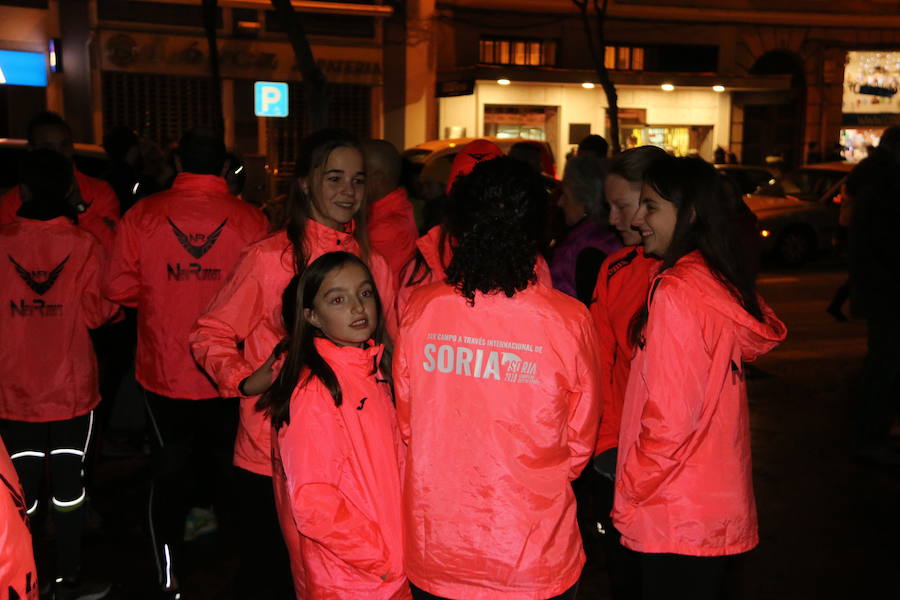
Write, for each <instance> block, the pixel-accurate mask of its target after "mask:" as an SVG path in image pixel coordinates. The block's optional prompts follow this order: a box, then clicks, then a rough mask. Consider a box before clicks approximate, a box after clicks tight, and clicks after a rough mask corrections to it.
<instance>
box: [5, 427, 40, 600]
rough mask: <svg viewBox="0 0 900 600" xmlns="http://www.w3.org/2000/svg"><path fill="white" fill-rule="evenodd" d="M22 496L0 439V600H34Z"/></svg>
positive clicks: (35, 591)
mask: <svg viewBox="0 0 900 600" xmlns="http://www.w3.org/2000/svg"><path fill="white" fill-rule="evenodd" d="M27 508H28V507H27V506H26V504H25V494H24V493H22V486H21V485H19V476H18V474H17V473H16V469H15V467H13V464H12V461H11V460H10V459H9V454H8V453H7V451H6V446H4V445H3V440H2V439H0V592H2V595H0V598H9V599H10V600H12V598H20V599H21V600H38V589H39V586H38V580H37V569H35V566H34V552H33V550H32V546H31V530H30V529H29V525H28V514H27V512H26V510H27Z"/></svg>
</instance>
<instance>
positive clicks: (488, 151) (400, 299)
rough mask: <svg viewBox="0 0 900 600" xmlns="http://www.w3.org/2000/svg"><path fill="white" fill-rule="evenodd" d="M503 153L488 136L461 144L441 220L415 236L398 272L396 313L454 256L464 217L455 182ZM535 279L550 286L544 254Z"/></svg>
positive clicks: (439, 274) (437, 277)
mask: <svg viewBox="0 0 900 600" xmlns="http://www.w3.org/2000/svg"><path fill="white" fill-rule="evenodd" d="M498 156H503V151H502V150H501V149H500V147H499V146H497V144H495V143H493V142H490V141H488V140H474V141H472V142H469V143H468V144H466V145H465V146H463V148H462V150H460V151H459V153H458V154H457V155H456V157H455V158H454V159H453V164H452V165H451V167H450V177H449V179H448V180H447V202H446V205H445V206H444V210H443V213H444V214H443V223H442V224H441V225H435V226H434V227H432V228H431V229H429V230H428V231H427V232H426V233H425V235H423V236H421V237H420V238H419V239H418V240H416V254H415V256H414V257H413V259H412V260H410V261H409V262H408V263H407V264H406V266H405V267H403V269H402V270H401V272H400V287H399V288H398V289H397V314H398V316H399V314H400V313H401V312H402V311H403V309H404V308H405V307H406V304H407V303H408V302H409V297H410V296H411V295H412V293H413V292H414V291H415V290H416V289H417V288H420V287H422V286H423V285H427V284H429V283H431V282H433V281H442V280H443V279H444V277H445V275H446V273H445V271H446V269H447V266H448V265H449V264H450V259H451V258H452V257H453V248H454V246H455V245H456V238H457V237H458V235H459V231H458V230H459V223H460V221H461V219H464V218H465V215H464V214H460V211H461V208H460V204H459V203H458V202H456V200H455V198H454V195H453V186H454V184H455V183H456V182H457V181H459V180H461V179H464V178H465V176H466V175H468V174H469V173H471V172H472V169H473V168H475V165H477V164H479V163H481V162H484V161H487V160H491V159H493V158H497V157H498ZM536 271H537V276H538V281H539V282H540V283H541V284H542V285H546V286H552V285H553V280H552V279H551V276H550V267H549V265H548V264H547V261H546V260H544V257H543V256H540V255H538V257H537V266H536Z"/></svg>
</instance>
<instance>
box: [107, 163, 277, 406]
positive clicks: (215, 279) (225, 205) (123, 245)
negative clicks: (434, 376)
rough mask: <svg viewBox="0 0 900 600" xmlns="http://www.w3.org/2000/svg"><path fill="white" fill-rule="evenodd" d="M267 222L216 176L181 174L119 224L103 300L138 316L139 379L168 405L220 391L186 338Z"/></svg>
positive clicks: (263, 231)
mask: <svg viewBox="0 0 900 600" xmlns="http://www.w3.org/2000/svg"><path fill="white" fill-rule="evenodd" d="M267 228H268V223H267V221H266V218H265V216H263V214H262V213H261V212H260V211H259V210H257V209H256V208H254V207H253V206H251V205H250V204H247V203H246V202H244V201H243V200H240V199H238V198H235V197H234V196H232V195H231V194H229V193H228V186H227V184H226V183H225V180H224V179H222V178H221V177H217V176H215V175H198V174H195V173H181V174H179V175H178V177H176V178H175V183H174V184H173V185H172V187H171V188H170V189H168V190H166V191H164V192H160V193H158V194H154V195H152V196H148V197H147V198H144V199H143V200H141V201H140V202H138V203H137V204H136V205H135V206H134V208H132V209H131V210H130V211H128V213H127V214H126V215H125V217H124V218H123V219H122V222H121V223H119V228H118V232H117V234H116V241H115V245H114V247H113V252H112V256H111V257H110V260H109V263H108V266H107V268H106V272H105V274H104V278H103V293H104V294H105V295H106V296H107V297H108V298H110V299H111V300H113V301H115V302H118V303H119V304H124V305H125V306H132V307H135V308H137V309H138V343H137V357H136V359H135V376H136V378H137V380H138V382H139V383H140V384H141V385H142V386H143V387H144V388H146V389H148V390H150V391H151V392H154V393H156V394H160V395H162V396H166V397H169V398H179V399H187V400H202V399H205V398H215V397H217V396H218V395H219V394H218V391H217V390H216V387H215V385H213V384H212V382H210V380H209V378H208V377H207V376H206V374H205V373H204V372H203V370H202V369H201V368H200V367H199V366H197V363H196V362H194V357H193V356H191V350H190V348H189V346H188V335H189V334H190V332H191V327H193V325H194V321H196V320H197V317H198V316H200V314H201V313H202V312H203V310H204V309H205V308H206V305H207V304H209V301H210V299H211V298H212V297H213V295H214V294H215V293H216V292H217V291H218V290H219V288H220V287H222V284H223V283H224V282H225V278H226V277H228V275H229V273H231V270H232V269H233V268H234V265H235V263H236V262H237V259H238V258H239V257H240V253H241V250H243V248H244V246H246V245H247V244H250V243H252V242H255V241H257V240H259V239H260V238H262V237H263V236H265V235H266V230H267Z"/></svg>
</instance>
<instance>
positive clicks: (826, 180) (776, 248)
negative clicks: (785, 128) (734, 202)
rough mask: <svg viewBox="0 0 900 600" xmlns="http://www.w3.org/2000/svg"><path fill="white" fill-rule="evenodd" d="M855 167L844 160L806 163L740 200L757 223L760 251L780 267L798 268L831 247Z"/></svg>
mask: <svg viewBox="0 0 900 600" xmlns="http://www.w3.org/2000/svg"><path fill="white" fill-rule="evenodd" d="M853 166H854V165H853V164H852V163H846V162H830V163H821V164H815V165H806V166H804V167H800V168H799V169H796V170H794V171H791V172H789V173H787V174H785V175H784V176H782V177H778V178H776V179H775V181H773V182H771V183H769V184H767V185H764V186H762V187H761V188H760V189H759V190H758V191H757V192H756V193H753V194H747V195H746V196H744V201H745V202H746V203H747V206H749V207H750V210H752V211H753V212H754V213H755V214H756V218H757V219H758V220H759V233H760V236H762V240H761V241H762V251H763V253H764V254H768V255H770V256H773V257H774V258H776V259H778V260H779V262H781V263H782V264H784V265H787V266H799V265H802V264H803V263H805V262H806V261H808V260H809V259H810V258H812V257H813V256H815V255H816V254H817V253H818V252H820V251H824V250H827V249H829V248H831V246H832V244H833V240H834V237H835V234H836V232H837V228H838V213H839V212H840V203H841V199H842V188H843V185H844V183H845V182H846V180H847V175H848V174H849V173H850V171H851V170H852V169H853Z"/></svg>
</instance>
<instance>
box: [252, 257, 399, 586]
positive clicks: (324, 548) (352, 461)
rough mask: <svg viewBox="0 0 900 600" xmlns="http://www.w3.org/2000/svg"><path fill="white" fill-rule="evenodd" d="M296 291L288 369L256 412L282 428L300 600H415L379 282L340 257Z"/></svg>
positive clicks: (281, 464) (280, 496)
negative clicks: (407, 572) (408, 572)
mask: <svg viewBox="0 0 900 600" xmlns="http://www.w3.org/2000/svg"><path fill="white" fill-rule="evenodd" d="M288 289H289V290H290V289H291V288H290V287H289V288H288ZM295 289H296V293H295V294H294V296H293V298H288V297H287V296H288V293H287V292H286V295H285V296H286V297H285V302H284V305H285V309H286V310H285V312H286V314H285V322H286V324H291V323H292V324H293V326H292V327H290V326H289V329H291V334H290V338H289V339H288V340H286V341H285V343H284V344H283V345H284V346H286V347H287V355H286V358H285V362H284V366H283V367H282V369H281V372H280V374H279V375H278V378H277V379H276V380H275V382H274V384H273V385H272V387H271V388H270V389H269V391H268V392H266V394H264V395H263V397H262V398H261V399H260V401H259V402H258V403H257V408H258V409H260V410H264V411H265V412H266V414H267V415H268V416H269V417H270V418H271V421H272V425H273V427H274V432H275V433H274V435H273V454H274V461H273V479H274V484H275V502H276V505H277V507H278V518H279V521H280V523H281V529H282V532H283V534H284V538H285V541H286V542H287V546H288V552H289V554H290V557H291V572H292V573H293V576H294V589H295V592H296V594H297V598H298V599H303V600H331V599H333V600H346V599H351V600H352V599H359V600H397V599H403V598H408V597H409V586H408V585H407V583H406V577H405V576H404V575H403V556H402V535H401V529H400V456H401V448H402V443H401V441H400V435H399V431H398V429H397V419H396V414H395V412H394V406H393V402H392V399H391V391H390V386H389V383H388V380H389V378H390V352H389V351H387V352H386V351H385V346H383V345H382V343H381V342H382V340H385V339H386V336H385V334H384V325H383V321H382V319H381V302H380V300H379V296H378V292H377V291H376V288H375V283H374V281H373V278H372V274H371V272H370V271H369V269H368V267H367V266H366V265H365V263H363V262H362V261H361V260H360V259H358V258H357V257H355V256H353V255H352V254H348V253H346V252H331V253H328V254H325V255H322V256H321V257H319V258H318V259H316V260H315V261H313V263H312V264H310V265H309V266H308V267H307V268H306V269H305V270H304V272H303V275H302V276H300V277H299V282H298V283H297V286H296V288H295ZM291 300H293V302H291ZM291 304H293V305H294V306H295V307H296V308H295V309H294V311H293V314H290V309H289V306H290V305H291ZM373 340H374V341H373Z"/></svg>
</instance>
